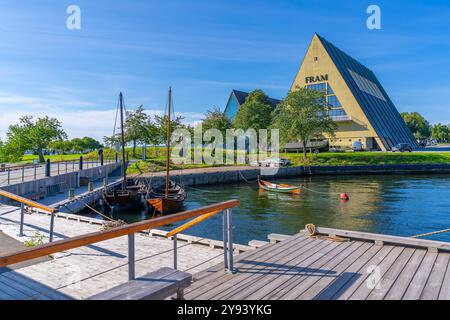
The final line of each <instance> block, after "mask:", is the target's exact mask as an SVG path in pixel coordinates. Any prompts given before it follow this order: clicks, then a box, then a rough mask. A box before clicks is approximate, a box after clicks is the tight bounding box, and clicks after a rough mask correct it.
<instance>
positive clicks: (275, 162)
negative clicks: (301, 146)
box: [260, 158, 291, 167]
mask: <svg viewBox="0 0 450 320" xmlns="http://www.w3.org/2000/svg"><path fill="white" fill-rule="evenodd" d="M260 165H261V167H287V166H290V165H291V161H289V160H288V159H284V158H268V159H265V160H262V161H260Z"/></svg>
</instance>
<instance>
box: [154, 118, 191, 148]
mask: <svg viewBox="0 0 450 320" xmlns="http://www.w3.org/2000/svg"><path fill="white" fill-rule="evenodd" d="M168 119H169V117H168V116H167V115H164V116H155V127H156V130H157V132H156V133H157V135H156V137H155V141H157V143H158V144H163V145H166V144H167V126H168ZM183 120H184V118H183V117H181V116H176V117H175V118H174V119H172V120H171V121H170V131H171V132H174V131H175V130H176V129H182V128H186V126H185V125H183Z"/></svg>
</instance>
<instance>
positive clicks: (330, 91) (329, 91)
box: [328, 84, 334, 94]
mask: <svg viewBox="0 0 450 320" xmlns="http://www.w3.org/2000/svg"><path fill="white" fill-rule="evenodd" d="M328 94H334V91H333V89H331V86H330V84H328Z"/></svg>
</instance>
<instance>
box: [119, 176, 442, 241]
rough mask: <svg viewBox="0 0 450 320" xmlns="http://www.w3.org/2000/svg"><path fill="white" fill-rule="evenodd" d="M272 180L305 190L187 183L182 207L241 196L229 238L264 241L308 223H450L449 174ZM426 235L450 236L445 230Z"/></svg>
mask: <svg viewBox="0 0 450 320" xmlns="http://www.w3.org/2000/svg"><path fill="white" fill-rule="evenodd" d="M273 181H274V182H277V183H287V184H293V185H295V184H304V185H305V186H306V187H307V188H308V189H309V190H304V191H303V192H302V194H301V195H299V196H292V195H288V194H278V193H270V192H260V191H259V190H258V188H257V185H256V183H255V184H247V183H244V184H231V185H219V186H207V187H198V188H189V187H186V190H187V192H188V199H187V201H186V209H192V208H196V207H200V206H204V205H207V204H211V203H215V202H220V201H225V200H229V199H240V200H241V206H240V207H239V208H236V209H234V211H233V216H234V219H233V220H234V224H235V231H234V237H235V240H236V242H239V243H247V242H248V241H249V240H252V239H259V240H265V239H266V236H267V234H269V233H286V234H293V233H296V232H298V231H299V230H300V229H302V228H304V226H305V224H307V223H314V224H316V225H318V226H326V227H332V228H340V229H349V230H358V231H366V232H375V233H386V234H392V235H401V236H411V235H415V234H419V233H424V232H429V231H435V230H440V229H446V228H450V208H449V205H450V175H431V176H426V175H408V176H406V175H405V176H403V175H395V176H393V175H386V176H385V175H380V176H375V175H374V176H361V175H359V176H334V177H310V178H309V179H306V180H305V179H299V178H297V179H277V180H273ZM341 192H345V193H347V194H348V195H349V197H350V201H348V202H346V203H342V202H341V201H340V197H339V194H340V193H341ZM119 217H120V218H121V219H124V220H126V221H129V222H131V221H137V220H141V219H147V218H150V217H151V213H148V212H137V213H134V214H121V215H120V216H119ZM115 218H117V216H116V217H115ZM221 223H222V221H221V217H220V216H215V217H213V218H211V219H209V220H207V221H205V222H203V223H202V224H200V225H197V226H195V227H193V228H192V229H190V230H189V231H187V233H189V234H192V235H196V236H201V237H208V238H214V239H221V236H222V231H221ZM171 228H173V226H172V227H169V228H166V229H171ZM429 239H436V240H443V241H450V233H449V234H443V235H436V236H433V237H429Z"/></svg>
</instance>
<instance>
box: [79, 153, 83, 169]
mask: <svg viewBox="0 0 450 320" xmlns="http://www.w3.org/2000/svg"><path fill="white" fill-rule="evenodd" d="M79 169H80V171H81V170H83V156H80V163H79Z"/></svg>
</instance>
